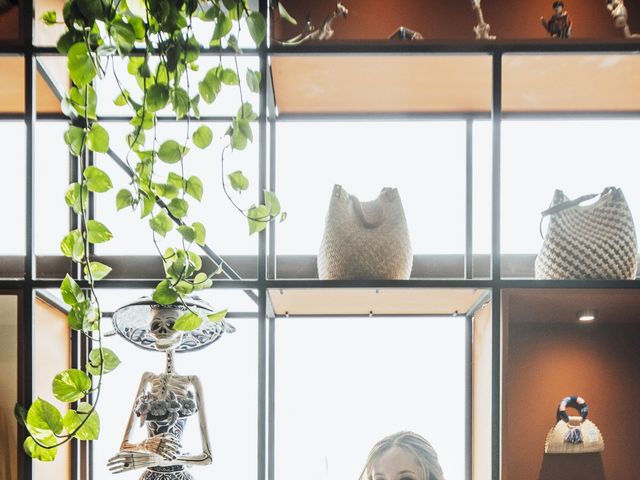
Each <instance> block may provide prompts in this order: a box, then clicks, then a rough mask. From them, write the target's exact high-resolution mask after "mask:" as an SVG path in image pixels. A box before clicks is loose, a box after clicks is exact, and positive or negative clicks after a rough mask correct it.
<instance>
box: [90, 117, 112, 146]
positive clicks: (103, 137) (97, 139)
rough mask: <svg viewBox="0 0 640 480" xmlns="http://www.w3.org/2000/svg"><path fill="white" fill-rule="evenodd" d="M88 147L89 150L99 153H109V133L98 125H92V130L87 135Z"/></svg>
mask: <svg viewBox="0 0 640 480" xmlns="http://www.w3.org/2000/svg"><path fill="white" fill-rule="evenodd" d="M87 147H88V148H89V150H91V151H93V152H98V153H107V152H108V151H109V133H108V132H107V131H106V130H105V129H104V127H102V125H100V124H98V123H94V124H93V125H91V130H90V131H89V133H88V134H87Z"/></svg>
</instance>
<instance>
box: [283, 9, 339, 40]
mask: <svg viewBox="0 0 640 480" xmlns="http://www.w3.org/2000/svg"><path fill="white" fill-rule="evenodd" d="M347 15H349V10H348V9H347V7H345V6H344V5H343V4H342V3H341V2H340V1H339V0H338V2H337V3H336V8H335V10H334V11H333V12H332V13H330V14H329V15H327V16H326V17H325V19H324V21H323V22H322V25H320V28H316V27H315V26H314V25H313V23H312V22H311V17H310V16H309V15H307V20H306V22H305V25H304V29H303V30H302V32H301V33H300V34H298V35H296V36H295V37H293V38H290V39H289V40H284V41H277V42H278V43H280V44H281V45H300V44H301V43H303V42H306V41H307V40H329V39H330V38H331V37H333V33H334V31H333V28H331V27H332V25H333V22H334V21H335V19H336V18H338V17H342V18H345V19H346V18H347Z"/></svg>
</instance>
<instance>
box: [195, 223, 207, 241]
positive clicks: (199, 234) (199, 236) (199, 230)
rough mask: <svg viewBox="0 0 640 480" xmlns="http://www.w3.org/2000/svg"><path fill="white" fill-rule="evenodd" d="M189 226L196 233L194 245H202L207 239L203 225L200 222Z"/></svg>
mask: <svg viewBox="0 0 640 480" xmlns="http://www.w3.org/2000/svg"><path fill="white" fill-rule="evenodd" d="M191 226H192V227H193V229H194V230H195V232H196V243H197V244H198V245H204V243H205V241H206V237H207V230H206V228H205V227H204V225H203V224H202V223H200V222H193V223H192V224H191Z"/></svg>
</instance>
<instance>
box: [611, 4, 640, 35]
mask: <svg viewBox="0 0 640 480" xmlns="http://www.w3.org/2000/svg"><path fill="white" fill-rule="evenodd" d="M607 9H608V10H609V11H610V12H611V16H612V17H613V24H614V25H615V26H616V28H620V29H622V32H623V33H624V36H625V38H640V34H637V33H631V29H630V28H629V24H628V23H627V22H628V21H629V14H628V13H627V7H625V6H624V0H607Z"/></svg>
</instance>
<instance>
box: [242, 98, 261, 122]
mask: <svg viewBox="0 0 640 480" xmlns="http://www.w3.org/2000/svg"><path fill="white" fill-rule="evenodd" d="M237 117H238V120H246V121H248V122H252V121H254V120H255V119H256V118H258V114H257V113H255V112H254V111H253V106H252V105H251V104H250V103H249V102H244V103H243V104H242V106H241V107H240V108H239V109H238V115H237Z"/></svg>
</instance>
